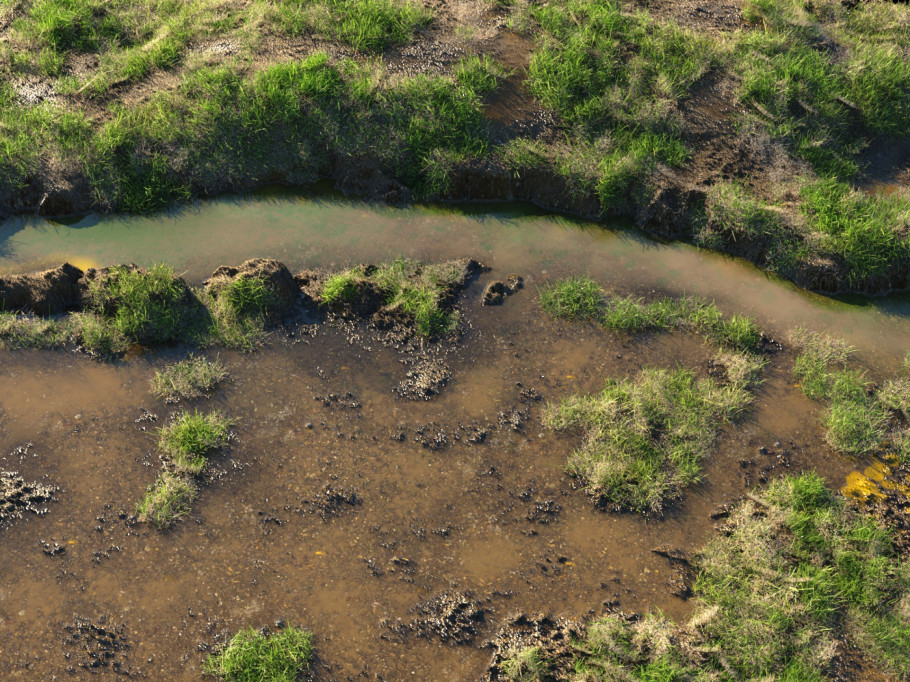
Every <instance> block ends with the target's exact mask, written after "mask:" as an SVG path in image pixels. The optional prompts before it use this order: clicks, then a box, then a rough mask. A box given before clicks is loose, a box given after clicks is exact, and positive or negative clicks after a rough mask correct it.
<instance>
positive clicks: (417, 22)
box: [276, 0, 432, 52]
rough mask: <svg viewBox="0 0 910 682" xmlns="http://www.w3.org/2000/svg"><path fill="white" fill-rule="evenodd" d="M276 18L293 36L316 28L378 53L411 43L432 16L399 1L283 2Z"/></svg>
mask: <svg viewBox="0 0 910 682" xmlns="http://www.w3.org/2000/svg"><path fill="white" fill-rule="evenodd" d="M276 18H277V20H278V24H279V25H280V26H282V27H283V28H284V29H285V30H286V31H288V32H289V33H290V34H292V35H293V34H298V33H302V32H305V31H310V30H314V29H315V30H317V31H319V32H322V33H325V34H326V35H329V36H332V37H334V38H335V39H337V40H340V41H342V42H344V43H347V44H348V45H350V46H351V47H354V48H356V49H358V50H365V51H371V52H380V51H382V50H385V49H386V48H388V47H391V46H393V45H404V44H405V43H407V42H408V41H410V40H411V37H412V36H413V35H414V32H415V31H417V30H419V29H421V28H423V27H425V26H426V25H427V24H429V22H430V20H431V19H432V14H431V13H430V12H429V11H428V10H427V9H425V8H424V7H423V6H422V5H421V4H419V3H416V2H399V1H398V0H319V1H318V2H315V3H306V2H300V1H299V0H290V1H287V0H285V1H283V2H279V3H278V5H277V17H276Z"/></svg>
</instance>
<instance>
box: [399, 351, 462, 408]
mask: <svg viewBox="0 0 910 682" xmlns="http://www.w3.org/2000/svg"><path fill="white" fill-rule="evenodd" d="M451 378H452V372H451V371H450V370H449V368H448V366H447V365H446V364H445V363H444V362H443V361H442V360H440V359H438V358H422V359H421V360H419V361H418V362H417V364H415V365H414V367H413V368H412V369H411V370H410V371H409V372H408V373H407V374H406V375H405V378H404V379H403V380H402V381H401V383H399V384H398V386H396V387H395V392H396V393H397V394H398V395H400V396H401V397H402V398H409V399H411V400H429V399H430V398H432V397H433V396H434V395H437V394H438V393H440V392H441V391H442V389H443V387H445V385H446V384H447V383H448V382H449V379H451Z"/></svg>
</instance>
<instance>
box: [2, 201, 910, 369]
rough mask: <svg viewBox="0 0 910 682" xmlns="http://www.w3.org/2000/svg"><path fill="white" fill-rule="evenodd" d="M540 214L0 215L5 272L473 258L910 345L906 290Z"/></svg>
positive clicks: (894, 353) (868, 355) (514, 208)
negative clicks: (811, 280)
mask: <svg viewBox="0 0 910 682" xmlns="http://www.w3.org/2000/svg"><path fill="white" fill-rule="evenodd" d="M616 228H617V229H615V230H614V229H606V228H604V227H603V226H602V225H600V224H595V223H590V222H585V221H581V220H575V219H570V218H565V217H559V216H552V215H544V214H541V213H539V212H536V211H534V210H532V209H530V208H528V207H526V206H520V205H514V204H510V205H506V206H502V205H474V206H469V207H466V208H464V207H462V208H451V207H445V208H439V207H409V208H395V207H389V206H382V205H373V204H367V203H363V202H356V201H350V200H345V199H341V198H308V197H301V196H294V195H291V194H288V193H286V192H281V193H277V194H276V193H274V192H273V193H270V194H264V195H258V196H249V197H242V198H233V199H230V198H229V199H221V200H217V201H211V202H205V203H202V204H199V205H197V206H195V207H191V208H185V209H182V210H180V211H177V212H173V213H169V214H164V215H159V216H154V217H124V216H111V217H107V216H88V217H86V218H84V219H82V220H79V221H78V222H74V223H72V224H66V225H65V224H61V223H55V222H51V221H48V220H44V219H39V218H34V217H26V218H17V219H14V220H10V221H7V222H5V223H3V224H2V225H0V274H8V273H13V272H24V271H28V270H35V269H40V268H43V267H48V266H51V265H55V264H57V263H60V262H62V261H69V262H71V263H74V264H75V265H77V266H79V267H82V268H86V267H90V266H98V265H109V264H114V263H122V262H135V263H137V264H139V265H149V264H151V263H154V262H160V261H166V262H168V263H170V264H171V265H173V266H174V267H175V268H176V269H177V270H178V271H179V272H182V273H183V274H184V276H185V277H186V278H187V280H189V281H199V280H202V279H204V278H205V277H206V276H207V275H208V274H210V273H211V271H212V270H214V269H215V268H216V267H217V266H219V265H222V264H239V263H240V262H242V261H243V260H246V259H248V258H254V257H269V258H277V259H279V260H282V261H284V262H285V263H287V264H288V266H289V267H291V269H292V270H293V269H300V268H304V267H319V266H326V267H336V266H343V265H348V264H351V263H357V262H377V261H381V260H385V259H389V258H394V257H397V256H407V257H413V258H420V259H427V260H437V259H442V258H453V257H461V256H470V257H473V258H476V259H478V260H480V261H482V262H484V263H485V264H486V265H488V266H490V267H492V268H494V269H495V271H497V272H498V273H500V274H501V275H502V276H503V277H505V276H506V275H508V274H509V273H511V272H517V273H519V274H521V275H523V276H525V278H526V281H527V282H528V283H529V285H531V286H534V285H535V284H540V283H541V282H543V281H546V280H547V279H548V278H553V277H559V276H564V275H567V274H589V275H590V276H591V277H594V278H595V279H597V280H599V281H601V282H602V283H603V284H604V285H605V286H608V287H613V288H615V289H616V290H618V291H620V292H640V293H644V292H647V291H650V290H660V291H664V292H666V293H670V294H680V293H691V294H700V295H703V296H706V297H709V298H713V299H715V300H717V302H718V304H719V305H720V306H721V307H722V308H724V309H725V310H727V311H731V312H732V311H737V312H742V313H745V314H749V315H752V316H754V317H756V318H757V319H758V320H759V321H760V322H761V323H762V324H763V325H764V326H765V328H767V329H769V330H771V331H772V332H773V333H775V334H778V335H783V334H785V333H786V331H787V330H789V329H791V328H792V327H794V326H797V325H801V324H803V325H807V326H810V327H812V328H815V329H819V330H828V331H831V332H832V333H836V334H842V335H844V336H845V337H846V338H847V339H848V340H849V341H850V342H851V343H853V344H854V345H856V346H857V347H859V348H860V349H862V350H863V351H864V358H865V359H866V360H867V361H868V362H870V363H873V364H875V365H876V366H877V367H879V368H880V369H882V370H884V371H892V370H893V369H894V368H895V367H896V366H897V362H898V360H899V358H901V357H903V355H904V353H905V352H906V351H907V350H908V348H910V342H908V339H910V319H908V313H910V303H908V300H907V297H905V296H901V297H889V298H881V299H863V298H855V299H851V300H850V301H838V300H834V299H830V298H826V297H823V296H818V295H814V294H810V293H807V292H804V291H801V290H799V289H798V288H797V287H795V286H793V285H791V284H789V283H787V282H783V281H781V280H779V279H777V278H773V277H769V276H767V275H766V274H764V273H763V272H761V271H760V270H758V269H756V268H755V267H754V266H752V265H751V264H749V263H747V262H745V261H742V260H739V259H734V258H729V257H726V256H722V255H719V254H716V253H710V252H705V251H700V250H698V249H696V248H694V247H692V246H688V245H684V244H678V243H673V244H661V243H657V242H654V241H652V240H649V239H646V238H644V237H642V236H640V235H638V234H637V233H636V232H634V231H632V230H628V229H624V227H623V226H622V225H621V224H617V225H616Z"/></svg>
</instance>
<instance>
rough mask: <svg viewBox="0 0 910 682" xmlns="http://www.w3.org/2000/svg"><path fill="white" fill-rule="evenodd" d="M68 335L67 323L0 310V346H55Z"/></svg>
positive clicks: (67, 337) (9, 347)
mask: <svg viewBox="0 0 910 682" xmlns="http://www.w3.org/2000/svg"><path fill="white" fill-rule="evenodd" d="M70 337H71V331H70V327H69V325H67V324H61V323H60V322H59V321H58V320H53V319H47V318H43V317H37V316H34V315H26V314H24V313H17V312H7V311H0V348H4V349H6V350H16V349H21V348H57V347H59V346H62V345H65V344H66V343H67V342H68V341H69V340H70Z"/></svg>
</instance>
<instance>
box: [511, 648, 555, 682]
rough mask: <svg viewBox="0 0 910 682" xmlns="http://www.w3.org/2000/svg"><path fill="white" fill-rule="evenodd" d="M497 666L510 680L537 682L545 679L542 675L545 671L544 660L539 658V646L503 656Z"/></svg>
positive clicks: (513, 681)
mask: <svg viewBox="0 0 910 682" xmlns="http://www.w3.org/2000/svg"><path fill="white" fill-rule="evenodd" d="M499 667H500V669H501V670H502V672H503V674H504V675H505V679H507V680H510V682H538V680H542V679H545V678H544V677H543V675H544V674H545V673H546V672H547V665H546V662H545V661H544V660H542V659H541V655H540V647H537V646H529V647H525V648H524V649H519V650H518V651H515V652H514V653H513V654H512V655H511V656H506V657H505V658H503V660H502V662H501V663H500V664H499Z"/></svg>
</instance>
